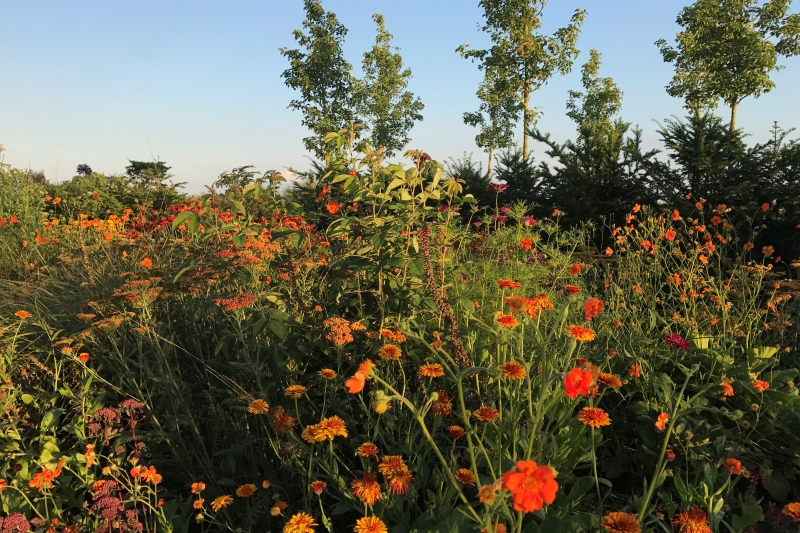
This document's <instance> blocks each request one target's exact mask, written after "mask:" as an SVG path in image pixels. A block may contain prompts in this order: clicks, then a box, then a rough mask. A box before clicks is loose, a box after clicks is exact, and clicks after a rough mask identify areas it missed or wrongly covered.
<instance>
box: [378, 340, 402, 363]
mask: <svg viewBox="0 0 800 533" xmlns="http://www.w3.org/2000/svg"><path fill="white" fill-rule="evenodd" d="M401 355H403V352H402V351H400V348H398V347H397V346H395V345H394V344H387V345H386V346H384V347H383V348H381V349H380V350H379V351H378V356H379V357H380V358H381V359H383V360H384V361H396V360H398V359H400V356H401Z"/></svg>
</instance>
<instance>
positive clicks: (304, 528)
mask: <svg viewBox="0 0 800 533" xmlns="http://www.w3.org/2000/svg"><path fill="white" fill-rule="evenodd" d="M316 525H317V523H316V522H314V517H312V516H311V515H310V514H308V513H297V514H296V515H294V516H293V517H291V518H290V519H289V521H288V522H286V525H285V526H283V533H314V528H313V527H311V526H316Z"/></svg>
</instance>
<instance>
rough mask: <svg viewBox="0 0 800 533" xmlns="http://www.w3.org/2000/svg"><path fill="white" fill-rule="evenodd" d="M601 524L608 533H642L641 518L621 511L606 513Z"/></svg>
mask: <svg viewBox="0 0 800 533" xmlns="http://www.w3.org/2000/svg"><path fill="white" fill-rule="evenodd" d="M600 524H601V525H602V526H603V529H605V530H606V531H608V533H640V532H641V531H642V528H641V525H640V524H639V520H637V518H636V517H635V516H633V515H632V514H628V513H623V512H619V511H617V512H611V513H608V514H607V515H605V516H604V517H603V520H602V521H601V522H600Z"/></svg>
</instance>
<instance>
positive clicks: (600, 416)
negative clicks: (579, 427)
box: [578, 407, 611, 428]
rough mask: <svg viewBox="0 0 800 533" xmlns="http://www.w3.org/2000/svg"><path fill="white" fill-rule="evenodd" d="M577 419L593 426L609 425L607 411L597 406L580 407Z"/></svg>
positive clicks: (609, 420)
mask: <svg viewBox="0 0 800 533" xmlns="http://www.w3.org/2000/svg"><path fill="white" fill-rule="evenodd" d="M578 420H580V421H581V422H583V423H584V424H586V425H587V426H591V427H593V428H600V427H602V426H608V425H611V419H610V418H609V417H608V413H606V412H605V411H603V410H602V409H600V408H599V407H584V408H583V409H581V411H580V413H578Z"/></svg>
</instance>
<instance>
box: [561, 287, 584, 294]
mask: <svg viewBox="0 0 800 533" xmlns="http://www.w3.org/2000/svg"><path fill="white" fill-rule="evenodd" d="M564 290H565V291H567V292H568V293H570V294H578V293H579V292H581V288H580V287H577V286H575V285H564Z"/></svg>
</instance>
